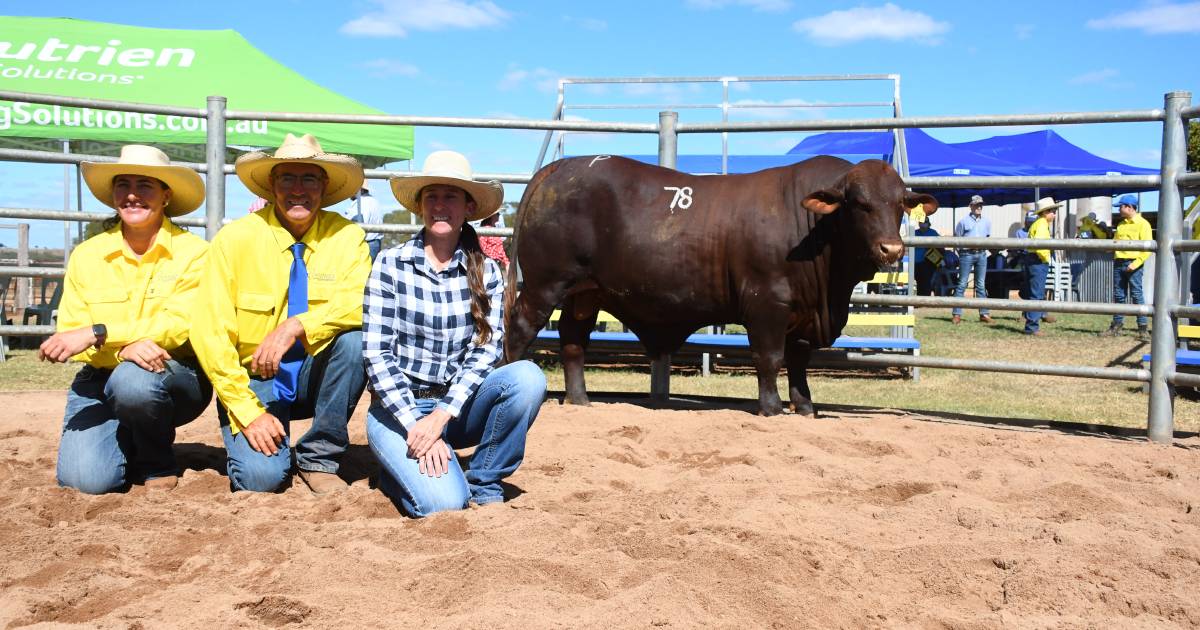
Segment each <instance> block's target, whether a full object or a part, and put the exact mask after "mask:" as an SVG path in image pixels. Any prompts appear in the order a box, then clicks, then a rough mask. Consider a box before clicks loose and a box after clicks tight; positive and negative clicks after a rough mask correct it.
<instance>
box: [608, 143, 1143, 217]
mask: <svg viewBox="0 0 1200 630" xmlns="http://www.w3.org/2000/svg"><path fill="white" fill-rule="evenodd" d="M904 142H905V148H906V150H907V152H908V171H909V175H912V176H917V177H955V176H986V177H993V176H1020V175H1152V174H1156V173H1158V169H1153V168H1143V167H1138V166H1130V165H1128V164H1121V163H1119V162H1114V161H1112V160H1108V159H1105V158H1102V157H1100V156H1098V155H1093V154H1092V153H1089V152H1087V151H1085V150H1084V149H1082V148H1080V147H1077V146H1075V145H1073V144H1071V143H1070V142H1067V141H1066V140H1065V139H1063V137H1062V136H1060V135H1058V134H1057V133H1055V132H1053V131H1050V130H1044V131H1034V132H1030V133H1023V134H1016V135H1007V136H994V137H991V138H985V139H983V140H975V141H972V142H960V143H953V144H951V143H946V142H942V141H940V140H938V139H936V138H934V137H933V136H930V135H929V134H928V133H926V132H925V131H923V130H921V129H905V130H904ZM895 151H896V147H895V135H894V134H893V133H892V132H890V131H851V132H831V133H821V134H815V135H812V136H809V137H808V138H805V139H804V140H803V141H802V142H800V143H799V144H797V145H796V146H795V147H792V149H791V150H790V151H788V153H787V154H786V155H730V156H729V157H728V169H727V172H729V173H749V172H753V171H758V170H762V169H765V168H772V167H776V166H785V165H788V164H794V163H796V162H800V161H803V160H806V159H808V158H810V157H813V156H815V155H835V156H837V157H840V158H842V159H844V160H848V161H850V162H861V161H862V160H866V159H881V160H886V161H889V162H894V161H895V160H894V159H893V158H894V155H895ZM627 157H630V158H632V159H635V160H639V161H641V162H645V163H647V164H657V163H658V156H656V155H630V156H627ZM676 169H678V170H680V171H683V172H686V173H697V174H710V173H720V172H721V156H720V155H680V156H678V158H677V159H676ZM917 190H921V189H917ZM1147 190H1154V188H1152V187H1146V188H1130V187H1119V188H1118V187H1114V188H1042V189H1041V191H1040V194H1041V195H1043V196H1046V195H1049V196H1053V197H1054V198H1056V199H1059V200H1063V199H1078V198H1081V197H1095V196H1101V195H1117V194H1121V193H1127V192H1143V191H1147ZM922 192H928V193H929V194H931V195H933V196H934V197H936V198H937V199H938V202H939V203H941V204H942V205H943V206H948V207H962V206H965V205H967V202H968V201H969V199H970V197H971V195H983V197H984V199H986V200H987V203H989V204H1006V203H1024V202H1030V201H1034V199H1033V197H1034V191H1033V190H1032V189H1029V188H989V189H975V188H962V189H953V190H941V189H939V190H934V189H926V190H922Z"/></svg>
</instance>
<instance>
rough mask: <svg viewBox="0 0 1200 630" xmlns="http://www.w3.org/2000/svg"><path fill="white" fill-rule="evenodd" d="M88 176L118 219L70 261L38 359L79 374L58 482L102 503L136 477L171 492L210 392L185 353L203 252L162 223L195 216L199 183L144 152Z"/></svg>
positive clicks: (195, 239) (90, 165)
mask: <svg viewBox="0 0 1200 630" xmlns="http://www.w3.org/2000/svg"><path fill="white" fill-rule="evenodd" d="M82 168H83V179H84V181H85V182H87V186H88V188H89V189H90V190H91V191H92V194H93V195H95V196H96V199H99V200H100V201H101V203H103V204H105V205H107V206H111V207H112V208H113V209H115V210H116V211H117V214H116V215H115V216H114V217H111V218H110V219H107V220H106V221H105V226H106V227H107V228H108V229H107V230H105V231H104V232H102V233H101V234H97V235H96V236H94V237H92V238H90V239H88V240H87V241H84V242H83V243H82V244H80V245H79V247H77V248H75V251H74V252H72V253H71V258H70V261H69V262H68V263H67V273H66V278H65V279H64V283H65V284H64V287H63V294H62V301H61V303H60V304H59V307H58V332H57V333H55V334H54V335H53V336H51V337H50V338H49V339H47V340H46V341H45V342H44V343H42V345H41V348H40V349H39V350H38V357H39V358H40V359H42V360H44V361H54V362H64V361H67V360H75V361H79V362H80V363H83V364H84V365H83V367H82V368H80V370H79V372H78V373H77V374H76V375H75V381H74V382H73V383H72V384H71V388H70V389H69V390H67V408H66V414H65V418H64V420H63V432H62V440H61V442H60V443H59V447H58V466H57V477H58V483H59V485H61V486H66V487H69V488H76V489H78V490H81V491H83V492H86V493H88V494H101V493H104V492H110V491H113V490H118V489H120V488H122V487H124V486H126V485H128V484H129V483H130V482H131V481H132V480H134V479H138V478H141V479H144V480H145V485H146V486H147V487H148V488H155V489H167V490H169V489H171V488H174V487H175V485H176V484H177V483H178V474H179V470H178V467H177V465H176V463H175V454H174V451H173V450H172V445H173V444H174V442H175V428H176V427H178V426H181V425H184V424H186V423H188V422H191V421H192V420H195V419H196V417H197V416H199V415H200V413H201V412H203V411H204V409H205V408H206V407H208V402H209V401H210V400H211V399H212V387H211V386H210V385H209V383H208V379H206V378H205V377H204V374H203V373H202V372H201V371H200V368H199V366H198V365H197V364H196V361H195V357H194V356H193V353H192V350H191V348H190V346H189V345H188V323H189V318H190V317H191V312H192V307H193V302H194V298H195V297H196V287H197V284H198V282H199V280H200V271H201V268H202V267H203V264H204V258H205V254H206V253H207V251H208V243H207V242H205V240H204V239H202V238H200V237H199V236H195V235H193V234H191V233H190V232H188V231H186V230H184V229H182V228H180V227H179V226H177V225H175V224H174V223H172V222H171V221H170V220H169V219H168V218H167V217H177V216H181V215H184V214H187V213H189V212H191V211H192V210H195V209H196V208H198V207H200V204H202V203H204V181H203V180H202V179H200V176H199V175H197V174H196V173H195V172H194V171H192V170H191V169H189V168H185V167H183V166H171V164H170V159H169V158H168V157H167V155H166V154H165V153H163V152H162V151H160V150H158V149H156V148H154V147H148V146H143V145H127V146H125V147H122V148H121V157H120V159H119V160H118V161H117V162H115V163H97V162H84V163H83V164H82Z"/></svg>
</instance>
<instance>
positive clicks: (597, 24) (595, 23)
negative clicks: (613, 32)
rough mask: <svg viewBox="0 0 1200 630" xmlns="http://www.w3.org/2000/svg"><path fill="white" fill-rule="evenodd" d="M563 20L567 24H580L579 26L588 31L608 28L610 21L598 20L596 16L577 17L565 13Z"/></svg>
mask: <svg viewBox="0 0 1200 630" xmlns="http://www.w3.org/2000/svg"><path fill="white" fill-rule="evenodd" d="M563 21H564V22H566V23H567V24H576V25H578V26H579V28H582V29H584V30H588V31H596V32H601V31H607V30H608V22H605V21H604V20H598V19H596V18H577V17H572V16H570V15H564V16H563Z"/></svg>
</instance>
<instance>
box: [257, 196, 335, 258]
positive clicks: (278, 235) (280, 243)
mask: <svg viewBox="0 0 1200 630" xmlns="http://www.w3.org/2000/svg"><path fill="white" fill-rule="evenodd" d="M259 212H261V213H264V216H263V218H264V219H266V221H267V225H268V226H269V227H270V228H271V235H272V236H273V237H274V238H275V245H276V247H278V248H279V251H281V252H285V251H288V250H289V249H291V248H292V245H295V244H296V243H297V241H296V239H295V237H293V236H292V233H291V232H289V231H287V228H285V227H283V223H281V222H280V221H279V217H278V216H277V215H276V214H275V202H273V201H272V202H268V203H267V205H265V206H263V209H262V210H259ZM324 218H325V210H324V209H320V210H317V218H316V220H315V221H313V224H312V225H310V226H308V231H307V232H305V233H304V236H302V237H300V240H299V242H300V243H304V248H305V249H309V250H313V251H316V249H317V243H318V242H319V241H320V234H321V228H322V224H323V223H324V221H323V220H322V219H324Z"/></svg>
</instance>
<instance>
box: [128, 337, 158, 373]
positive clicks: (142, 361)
mask: <svg viewBox="0 0 1200 630" xmlns="http://www.w3.org/2000/svg"><path fill="white" fill-rule="evenodd" d="M117 356H119V357H121V359H122V360H123V361H132V362H134V363H136V364H137V365H138V367H140V368H142V369H143V370H147V371H150V372H154V373H156V374H157V373H161V372H162V371H163V370H166V369H167V361H170V360H171V353H169V352H167V351H166V350H163V349H162V347H161V346H159V345H158V344H156V343H154V342H153V341H151V340H149V339H142V340H140V341H135V342H133V343H131V344H129V345H128V346H125V347H124V348H121V352H120V353H118V354H117Z"/></svg>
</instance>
